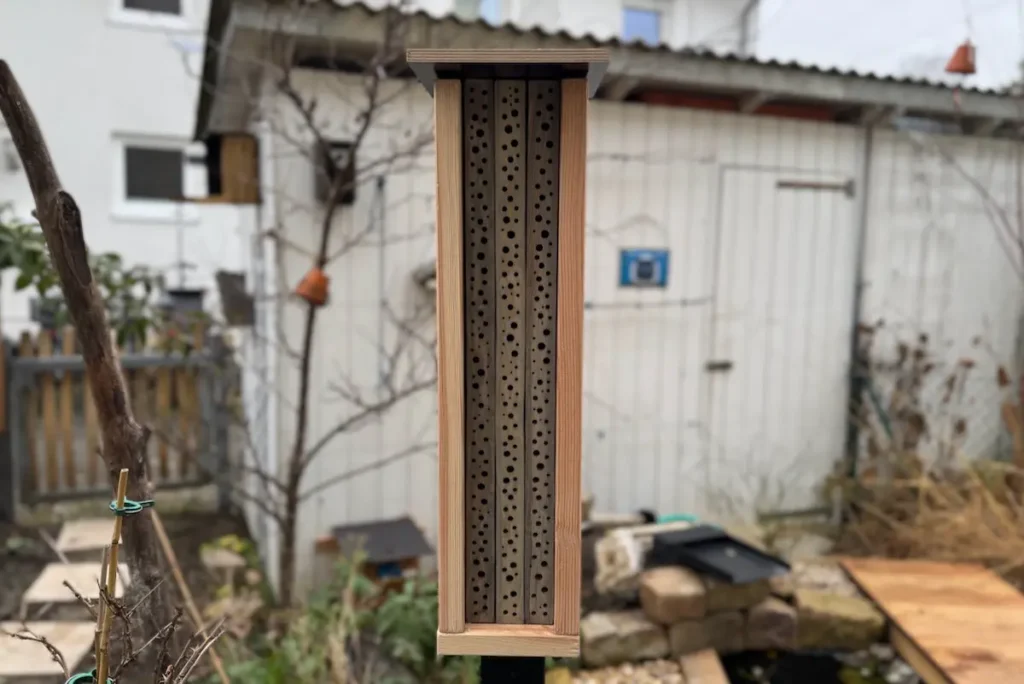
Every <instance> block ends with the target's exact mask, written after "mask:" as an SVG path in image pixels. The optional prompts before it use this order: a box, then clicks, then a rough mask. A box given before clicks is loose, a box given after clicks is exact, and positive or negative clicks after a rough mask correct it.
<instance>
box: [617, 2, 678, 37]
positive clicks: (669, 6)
mask: <svg viewBox="0 0 1024 684" xmlns="http://www.w3.org/2000/svg"><path fill="white" fill-rule="evenodd" d="M675 6H676V3H675V2H672V1H671V0H623V2H622V6H621V8H620V9H619V21H620V22H621V23H620V25H619V36H622V35H624V33H625V30H626V26H625V18H626V17H625V15H626V10H628V9H632V10H642V11H647V12H657V13H658V15H659V19H658V21H659V23H658V34H659V35H658V42H659V43H664V44H666V45H674V44H675V39H676V31H675V28H676V26H675V12H674V9H675Z"/></svg>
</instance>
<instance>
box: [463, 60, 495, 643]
mask: <svg viewBox="0 0 1024 684" xmlns="http://www.w3.org/2000/svg"><path fill="white" fill-rule="evenodd" d="M462 101H463V112H464V113H465V117H466V119H465V121H464V122H463V136H464V137H463V141H462V142H463V152H462V154H463V173H464V185H463V190H464V197H463V201H464V207H465V216H464V220H465V226H464V227H465V237H464V245H465V250H464V252H463V253H464V254H468V255H470V258H469V259H468V260H467V261H466V264H465V269H464V270H465V272H464V274H463V275H464V277H465V289H464V293H465V299H464V303H465V328H466V329H465V344H466V377H465V382H466V386H465V392H466V425H465V429H466V504H465V505H466V531H467V540H468V546H467V547H466V554H467V555H466V610H467V613H466V620H467V621H468V622H471V623H493V622H494V611H495V596H496V593H497V586H498V584H497V576H496V574H495V568H496V565H495V561H496V550H495V542H496V537H497V526H496V524H495V518H496V515H497V513H496V511H497V501H496V500H495V485H494V483H495V477H496V475H495V473H496V469H497V464H496V463H495V452H494V444H495V434H494V410H495V409H494V406H495V379H496V378H495V364H496V359H495V344H496V339H495V312H496V311H497V305H496V303H495V275H494V251H495V240H494V235H495V227H494V201H495V195H494V158H495V157H494V82H493V81H489V80H467V81H466V82H465V83H464V84H463V94H462Z"/></svg>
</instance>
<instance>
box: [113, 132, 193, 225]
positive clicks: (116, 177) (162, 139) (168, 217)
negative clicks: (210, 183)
mask: <svg viewBox="0 0 1024 684" xmlns="http://www.w3.org/2000/svg"><path fill="white" fill-rule="evenodd" d="M112 147H113V150H112V154H111V157H112V158H113V162H114V163H113V169H112V171H113V183H112V184H111V187H112V188H113V196H114V203H113V208H112V210H111V216H112V217H113V219H114V220H115V221H119V222H130V223H140V222H141V223H170V224H178V223H183V224H195V223H198V222H199V209H198V208H197V207H196V205H195V204H194V203H192V202H186V201H184V200H183V201H181V202H174V201H161V200H146V199H130V198H129V197H128V176H127V168H125V167H126V166H127V158H126V153H125V150H126V148H128V147H147V148H150V149H164V150H176V151H180V152H181V154H182V157H183V159H182V165H181V187H182V190H183V194H185V195H186V196H188V195H190V194H191V193H190V192H189V190H190V189H191V188H193V187H195V185H196V179H193V178H190V175H191V174H190V173H189V167H190V164H189V163H188V156H189V155H188V152H189V147H190V144H189V141H188V140H183V139H179V138H173V137H169V136H149V135H131V134H122V135H116V136H115V137H114V140H113V145H112Z"/></svg>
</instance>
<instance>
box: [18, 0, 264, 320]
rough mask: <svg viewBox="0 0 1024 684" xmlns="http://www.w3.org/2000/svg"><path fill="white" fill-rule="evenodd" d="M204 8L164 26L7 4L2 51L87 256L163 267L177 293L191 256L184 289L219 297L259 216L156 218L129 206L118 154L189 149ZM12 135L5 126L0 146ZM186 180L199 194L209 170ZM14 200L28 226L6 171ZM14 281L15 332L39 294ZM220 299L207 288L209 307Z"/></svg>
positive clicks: (27, 196) (225, 209)
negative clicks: (78, 220)
mask: <svg viewBox="0 0 1024 684" xmlns="http://www.w3.org/2000/svg"><path fill="white" fill-rule="evenodd" d="M208 3H209V0H183V3H182V4H183V6H184V7H185V8H186V14H185V17H184V18H183V19H182V20H181V22H180V24H178V25H175V26H165V25H163V24H160V25H153V24H146V23H145V22H144V21H143V17H141V16H140V13H135V14H134V15H128V14H126V13H123V12H122V13H119V12H118V11H117V8H118V7H119V6H120V2H119V1H118V0H58V1H56V2H38V1H37V0H4V2H2V3H0V45H3V48H4V49H3V57H4V59H5V60H7V61H8V63H9V64H10V65H11V69H12V70H13V71H14V73H15V75H16V76H17V77H18V80H19V82H20V83H21V85H22V88H23V89H24V90H25V93H26V95H27V96H28V98H29V101H30V102H31V103H32V106H33V109H34V110H35V113H36V115H37V117H38V119H39V122H40V124H41V126H42V129H43V133H44V135H45V136H46V139H47V142H48V143H49V146H50V150H51V153H52V155H53V158H54V162H55V163H56V165H57V169H58V170H59V172H60V175H61V180H62V181H63V183H64V186H65V188H66V189H67V190H68V191H69V192H71V193H72V194H73V195H74V197H75V199H76V200H77V202H78V204H79V206H80V208H81V210H82V215H83V217H84V221H85V234H86V239H87V241H88V243H89V247H90V249H91V250H92V251H93V252H108V251H116V252H118V253H120V254H121V255H122V256H123V257H124V259H125V262H126V263H127V264H131V265H134V264H142V265H147V266H150V267H152V268H155V269H161V270H165V271H166V272H167V273H168V280H169V283H170V284H171V285H172V286H177V285H178V275H177V274H178V271H177V270H176V269H174V268H173V266H174V263H175V262H177V261H178V260H179V258H180V257H183V260H184V261H185V262H188V263H190V264H192V265H193V268H192V269H190V270H189V271H187V272H186V285H187V286H189V287H196V286H198V287H206V288H211V289H212V288H213V287H214V282H213V273H214V272H215V271H216V270H217V269H219V268H226V269H238V268H240V267H241V260H242V254H243V251H244V250H243V249H242V246H241V243H242V238H241V234H242V232H243V231H244V230H245V228H246V226H247V224H248V223H249V222H251V221H252V220H253V218H252V217H253V210H252V209H251V208H248V209H241V210H240V209H236V208H235V207H229V206H211V205H201V206H196V205H189V206H181V207H180V211H178V210H175V208H174V207H173V206H172V205H169V206H168V211H166V212H163V214H162V215H161V216H159V217H156V216H153V215H148V214H147V213H144V212H137V211H135V209H136V207H133V206H131V205H130V204H129V203H126V202H124V201H123V200H122V198H123V188H122V187H121V186H120V183H121V182H123V181H119V173H120V175H121V176H123V173H121V171H120V170H121V169H123V160H122V152H121V149H120V148H119V146H118V145H119V143H120V142H122V141H137V142H142V143H145V144H164V145H170V146H174V147H185V146H186V145H188V144H189V143H190V141H191V136H192V127H193V122H194V120H195V107H196V100H197V97H198V94H199V80H198V79H199V69H200V66H201V61H202V48H203V38H202V36H203V29H204V27H205V25H206V13H207V7H208ZM141 14H142V15H144V14H145V13H141ZM7 138H8V135H7V131H6V130H4V129H3V128H0V141H3V140H6V139H7ZM200 147H201V146H200ZM186 183H187V185H188V186H191V189H193V190H195V191H202V189H203V188H204V186H205V172H204V171H203V170H202V166H201V165H200V166H192V167H190V170H189V173H188V174H187V175H186ZM7 202H10V203H12V204H13V205H14V207H15V209H16V211H17V213H18V215H19V216H20V217H21V218H22V219H25V220H31V217H30V211H31V210H32V208H33V207H34V203H33V201H32V196H31V193H30V191H29V187H28V182H27V180H26V179H25V173H24V171H23V170H21V169H20V168H17V169H14V170H11V169H9V168H8V167H7V166H6V165H0V203H7ZM179 245H181V247H180V252H179ZM179 254H180V257H179ZM13 285H14V278H13V277H5V278H3V282H2V284H0V312H2V320H3V332H4V333H5V334H7V335H16V334H18V333H19V332H21V331H22V330H25V329H26V328H30V327H32V326H31V324H30V322H29V298H30V296H31V294H30V293H27V292H25V293H19V294H15V293H14V292H13ZM215 299H216V295H215V293H212V292H211V293H210V301H211V302H212V301H213V300H215Z"/></svg>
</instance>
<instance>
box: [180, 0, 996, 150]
mask: <svg viewBox="0 0 1024 684" xmlns="http://www.w3.org/2000/svg"><path fill="white" fill-rule="evenodd" d="M235 1H236V0H212V2H211V6H210V15H209V20H208V24H207V32H206V55H205V60H204V65H203V77H202V81H201V88H202V90H201V92H200V98H199V107H198V112H197V117H196V132H195V135H196V138H197V139H199V138H201V137H202V136H203V135H204V134H205V130H206V125H207V120H208V117H209V115H210V111H211V108H212V105H213V102H212V100H213V96H214V92H215V91H216V86H217V82H218V80H219V77H220V74H219V73H217V71H218V64H219V63H220V60H219V59H218V52H219V49H220V46H221V41H222V39H223V38H224V35H223V34H224V30H225V27H226V24H227V21H228V16H229V14H230V12H231V7H232V5H233V4H234V2H235ZM264 1H265V2H266V3H268V4H270V5H275V4H280V5H282V6H285V5H286V2H285V0H264ZM306 2H307V4H310V5H315V4H318V3H323V4H331V5H334V6H336V7H337V8H339V9H344V10H345V11H354V12H362V13H365V14H366V15H368V16H370V17H378V16H383V15H384V14H385V13H387V12H393V11H395V9H394V7H389V6H385V7H379V8H377V7H371V6H369V5H367V4H366V3H365V2H363V1H361V0H353V1H347V0H306ZM406 14H407V15H408V16H409V17H410V18H411V19H418V20H420V21H425V22H430V23H435V24H441V23H450V24H452V25H455V26H459V27H465V28H472V29H475V30H483V31H488V32H493V33H495V34H503V35H505V36H508V35H514V36H519V37H535V38H539V39H548V40H562V41H570V42H574V43H576V44H578V45H580V46H584V45H586V46H592V47H603V48H609V49H616V50H625V51H628V52H629V53H632V54H637V55H642V54H661V55H668V56H677V57H683V58H690V59H697V60H707V61H709V62H716V63H723V64H724V63H736V64H746V65H749V66H753V67H763V68H766V69H777V70H784V71H791V72H795V73H803V74H812V75H819V76H827V77H834V78H847V79H857V80H862V81H866V82H874V83H888V84H893V85H901V86H911V87H913V86H916V87H925V88H934V89H936V90H943V91H947V92H952V91H953V90H954V88H955V87H957V86H955V85H952V84H950V83H948V82H942V81H937V80H933V79H927V78H917V77H912V76H895V75H884V74H878V73H874V72H866V71H858V70H855V69H840V68H838V67H824V66H818V65H813V64H807V63H803V62H799V61H794V60H789V61H786V60H777V59H766V58H761V57H757V56H752V55H741V54H737V53H734V52H727V51H717V50H712V49H710V48H705V47H684V48H676V47H672V46H669V45H667V44H664V43H662V44H659V45H648V44H646V43H643V42H640V41H623V40H620V39H618V38H607V39H605V38H598V37H597V36H594V35H593V34H590V33H574V32H572V31H568V30H559V31H551V30H546V29H543V28H541V27H536V26H535V27H523V26H520V25H516V24H513V23H509V22H506V23H502V24H491V23H490V22H488V21H486V20H483V19H464V18H461V17H458V16H456V15H452V14H447V15H443V16H438V15H435V14H431V13H430V12H427V11H425V10H422V9H417V10H413V11H410V12H406ZM613 60H614V55H613ZM959 88H960V90H961V91H962V92H963V93H965V94H977V95H982V96H996V97H1009V96H1010V91H1009V88H1000V89H995V88H977V87H971V86H959Z"/></svg>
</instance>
